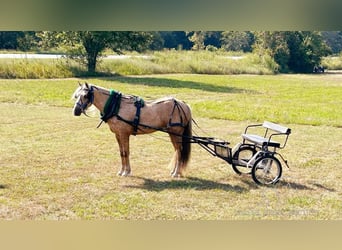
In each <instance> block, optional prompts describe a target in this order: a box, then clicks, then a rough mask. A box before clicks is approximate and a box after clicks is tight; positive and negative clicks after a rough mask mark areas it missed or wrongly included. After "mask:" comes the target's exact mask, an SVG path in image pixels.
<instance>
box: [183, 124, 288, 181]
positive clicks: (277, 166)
mask: <svg viewBox="0 0 342 250" xmlns="http://www.w3.org/2000/svg"><path fill="white" fill-rule="evenodd" d="M252 130H254V133H250V132H251V131H252ZM252 132H253V131H252ZM290 134H291V129H289V128H287V127H283V126H281V125H279V124H276V123H272V122H268V121H265V122H264V123H262V124H253V125H248V126H247V127H246V128H245V131H244V133H243V134H242V142H241V143H238V144H237V145H235V147H234V148H231V147H230V146H229V142H227V141H224V140H220V139H216V138H213V137H199V136H192V137H191V138H190V142H191V143H197V144H199V145H200V146H201V147H202V148H204V149H205V150H206V151H208V152H209V153H210V154H212V155H213V156H217V157H219V158H221V159H222V160H224V161H226V162H227V163H229V164H230V165H231V166H232V168H233V170H234V171H235V172H236V173H237V174H239V175H241V174H251V175H252V178H253V180H254V181H255V182H256V183H257V184H262V185H269V184H275V183H277V182H278V181H279V179H280V177H281V175H282V166H281V162H280V160H279V159H278V156H279V157H280V159H281V160H282V161H283V162H284V163H285V164H286V166H287V167H288V164H287V161H286V160H285V159H284V158H283V156H282V155H281V154H279V153H278V152H276V150H278V149H283V148H284V147H285V146H286V143H287V140H288V137H289V135H290ZM276 137H278V139H280V142H279V141H275V140H274V139H275V138H276ZM280 137H281V138H280Z"/></svg>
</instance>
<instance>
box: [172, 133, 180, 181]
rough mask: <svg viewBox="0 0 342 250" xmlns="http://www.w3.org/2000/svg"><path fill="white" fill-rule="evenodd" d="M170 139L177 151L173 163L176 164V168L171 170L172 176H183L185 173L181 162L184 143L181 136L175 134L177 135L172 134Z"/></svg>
mask: <svg viewBox="0 0 342 250" xmlns="http://www.w3.org/2000/svg"><path fill="white" fill-rule="evenodd" d="M170 139H171V142H172V144H173V147H174V149H175V153H174V158H173V160H172V162H171V163H173V164H174V168H173V170H172V171H171V176H172V177H182V176H183V173H182V168H181V166H180V164H181V161H180V159H181V149H182V143H181V140H182V139H181V138H180V137H179V136H175V135H170Z"/></svg>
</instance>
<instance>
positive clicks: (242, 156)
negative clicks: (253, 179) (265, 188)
mask: <svg viewBox="0 0 342 250" xmlns="http://www.w3.org/2000/svg"><path fill="white" fill-rule="evenodd" d="M255 153H256V150H255V149H254V148H252V147H245V148H242V149H241V150H239V151H238V152H237V154H236V155H235V157H234V158H235V159H236V160H237V162H238V164H234V165H233V169H234V170H235V172H237V173H238V174H250V173H251V168H252V166H250V167H246V165H247V162H248V161H249V160H250V159H251V158H252V157H253V155H254V154H255Z"/></svg>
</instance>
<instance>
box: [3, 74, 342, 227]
mask: <svg viewBox="0 0 342 250" xmlns="http://www.w3.org/2000/svg"><path fill="white" fill-rule="evenodd" d="M83 80H84V79H58V80H0V89H1V92H0V116H1V117H2V122H1V123H0V134H1V137H0V140H1V145H0V218H1V219H34V220H47V219H52V220H57V219H138V220H139V219H178V220H181V219H184V220H189V219H202V220H203V219H214V220H215V219H219V220H222V219H234V220H235V219H243V220H245V219H248V220H249V219H291V220H292V219H342V213H341V211H342V201H341V195H342V185H341V183H342V170H341V162H342V155H341V153H340V152H341V146H342V131H341V128H342V113H341V105H342V100H341V96H342V75H338V74H324V75H274V76H273V75H270V76H252V75H236V76H216V75H183V74H182V75H153V76H140V77H113V78H98V79H95V78H94V79H86V80H87V81H89V82H91V83H94V84H98V85H101V86H104V87H108V88H114V89H118V90H120V91H122V92H124V93H129V94H135V95H140V96H142V97H143V98H144V99H146V100H151V99H154V98H158V97H161V96H165V95H173V96H176V97H177V98H179V99H182V100H185V101H186V102H187V103H189V104H190V105H191V107H192V109H193V116H194V118H195V119H196V120H197V122H198V123H199V125H200V127H201V129H198V128H196V127H195V128H194V129H195V132H196V133H197V134H199V135H203V136H206V135H209V136H214V137H217V138H221V139H225V140H228V141H230V142H231V144H232V145H235V144H236V143H238V142H239V141H240V134H241V133H242V132H243V129H244V128H245V126H246V125H247V124H249V123H255V122H260V121H263V120H264V119H267V120H271V121H275V122H279V123H282V124H284V125H286V126H289V127H290V128H292V131H293V134H292V135H291V136H290V139H289V142H288V145H287V147H286V148H285V149H284V150H283V151H282V152H283V155H284V156H285V158H287V159H288V161H289V165H290V169H287V168H286V167H285V166H283V178H282V179H281V181H280V182H279V183H278V184H277V185H275V186H272V187H260V186H257V185H256V184H254V182H253V180H252V179H251V177H250V176H247V177H241V176H238V175H236V174H235V173H234V172H233V171H232V169H231V167H230V166H229V165H228V164H226V163H225V162H224V161H222V160H219V159H217V158H215V157H212V156H211V155H209V154H208V153H207V152H205V151H203V149H201V148H200V147H199V146H197V145H193V152H192V160H191V163H190V166H189V169H188V171H187V173H186V178H183V179H172V178H170V177H169V172H170V171H171V169H170V168H169V167H168V163H169V160H170V159H171V156H172V146H171V144H170V142H169V141H168V138H167V136H166V135H165V134H162V133H156V134H154V135H152V136H148V135H147V136H137V137H132V138H131V149H132V150H131V151H132V152H131V164H132V170H133V176H131V177H128V178H121V177H117V176H116V172H117V170H118V168H119V163H120V157H119V153H118V146H117V144H116V141H115V137H114V135H113V134H112V133H111V132H110V131H109V130H108V128H107V125H105V124H104V125H102V127H100V128H99V129H96V126H97V124H98V121H99V120H98V118H97V116H96V115H95V114H93V116H94V118H88V117H84V116H82V117H74V116H73V115H72V106H73V101H72V100H70V97H71V94H72V93H73V91H74V89H75V88H76V87H77V81H83ZM95 117H96V118H95Z"/></svg>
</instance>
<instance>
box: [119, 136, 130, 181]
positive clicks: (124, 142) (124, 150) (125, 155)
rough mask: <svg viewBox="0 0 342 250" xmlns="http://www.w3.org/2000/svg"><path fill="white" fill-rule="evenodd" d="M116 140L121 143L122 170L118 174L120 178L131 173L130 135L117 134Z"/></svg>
mask: <svg viewBox="0 0 342 250" xmlns="http://www.w3.org/2000/svg"><path fill="white" fill-rule="evenodd" d="M116 139H117V141H118V143H119V149H120V157H121V170H120V171H119V172H118V175H119V176H128V175H130V173H131V166H130V163H129V135H125V134H116Z"/></svg>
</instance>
